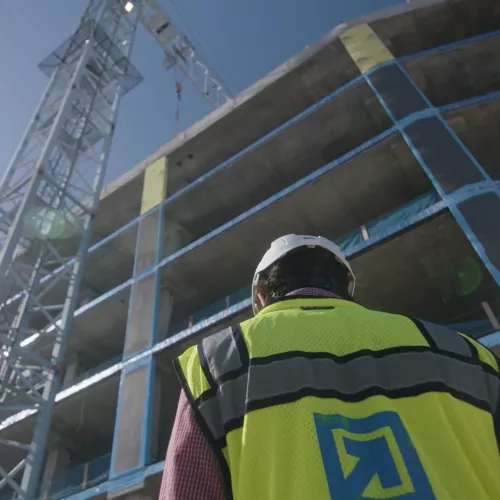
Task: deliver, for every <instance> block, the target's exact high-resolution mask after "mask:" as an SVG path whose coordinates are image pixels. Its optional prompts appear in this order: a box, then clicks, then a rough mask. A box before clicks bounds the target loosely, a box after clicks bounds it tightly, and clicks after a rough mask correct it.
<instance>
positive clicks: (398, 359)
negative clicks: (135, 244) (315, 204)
mask: <svg viewBox="0 0 500 500" xmlns="http://www.w3.org/2000/svg"><path fill="white" fill-rule="evenodd" d="M388 265H390V263H388ZM354 284H355V279H354V275H353V272H352V269H351V266H350V265H349V263H348V262H347V260H346V259H345V257H344V255H343V254H342V252H341V251H340V249H339V248H338V247H337V246H336V245H335V244H334V243H332V242H331V241H328V240H327V239H325V238H322V237H313V236H298V235H287V236H284V237H282V238H279V239H278V240H276V241H274V242H273V243H272V245H271V248H270V249H269V250H268V251H267V253H266V254H265V255H264V257H263V259H262V261H261V262H260V263H259V265H258V266H257V269H256V271H255V277H254V280H253V283H252V298H253V310H254V313H255V317H254V318H253V319H250V320H248V321H245V322H244V323H242V324H240V325H236V326H233V327H231V328H227V329H225V330H223V331H221V332H220V333H218V334H216V335H213V336H211V337H209V338H206V339H205V340H203V341H202V342H201V343H200V344H199V345H198V346H196V347H193V348H190V349H188V350H187V351H186V352H185V353H184V354H183V355H182V356H180V357H179V358H178V360H177V361H176V366H177V370H178V374H179V378H180V381H181V384H182V388H183V391H182V394H181V397H180V401H179V406H178V411H177V417H176V421H175V424H174V428H173V432H172V437H171V441H170V445H169V449H168V452H167V459H166V465H165V473H164V477H163V484H162V491H161V493H160V498H161V500H167V499H168V500H173V499H175V500H177V499H179V500H222V499H225V500H227V499H234V500H305V499H311V500H323V499H330V498H331V499H341V500H350V499H375V498H377V499H382V498H383V499H402V500H430V499H438V500H441V499H450V500H452V499H453V500H462V499H463V500H472V499H474V500H482V499H490V500H498V499H499V498H500V454H499V450H498V446H497V440H496V438H497V436H498V432H499V430H500V419H499V399H500V378H499V365H498V362H497V360H496V358H495V356H494V355H493V354H492V353H491V352H490V351H488V350H487V349H486V348H485V347H483V346H482V345H480V344H479V343H478V342H476V341H474V340H472V339H470V338H468V337H466V336H464V335H461V334H458V333H455V332H453V331H450V330H448V329H446V328H444V327H441V326H437V325H434V324H431V323H427V322H425V321H420V320H417V319H414V318H409V317H405V316H399V315H395V314H387V313H382V312H376V311H371V310H368V309H365V308H363V307H362V306H360V305H358V304H356V303H355V302H354V301H353V293H354Z"/></svg>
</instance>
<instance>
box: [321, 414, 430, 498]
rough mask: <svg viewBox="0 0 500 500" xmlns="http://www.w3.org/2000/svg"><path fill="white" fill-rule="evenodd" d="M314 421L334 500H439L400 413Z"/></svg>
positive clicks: (335, 416)
mask: <svg viewBox="0 0 500 500" xmlns="http://www.w3.org/2000/svg"><path fill="white" fill-rule="evenodd" d="M314 421H315V424H316V430H317V433H318V443H319V446H320V450H321V455H322V458H323V463H324V467H325V473H326V479H327V482H328V487H329V490H330V494H331V497H332V498H342V499H343V500H351V499H360V500H361V499H375V498H387V499H398V500H399V499H400V500H417V499H418V500H435V496H434V494H433V492H432V488H431V486H430V484H429V480H428V479H427V476H426V474H425V472H424V469H423V467H422V464H421V463H420V460H419V458H418V455H417V453H416V451H415V448H414V447H413V444H412V443H411V440H410V437H409V435H408V433H407V431H406V429H405V427H404V425H403V422H402V421H401V418H400V417H399V415H398V414H397V413H395V412H380V413H375V414H374V415H370V416H369V417H367V418H363V419H351V418H347V417H344V416H342V415H321V414H314Z"/></svg>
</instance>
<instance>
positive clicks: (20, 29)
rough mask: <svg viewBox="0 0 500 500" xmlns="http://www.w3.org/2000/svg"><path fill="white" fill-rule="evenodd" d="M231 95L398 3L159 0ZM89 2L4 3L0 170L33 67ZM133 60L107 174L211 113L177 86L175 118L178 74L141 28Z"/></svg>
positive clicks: (35, 85)
mask: <svg viewBox="0 0 500 500" xmlns="http://www.w3.org/2000/svg"><path fill="white" fill-rule="evenodd" d="M158 1H159V3H160V4H161V5H162V6H163V7H164V9H165V11H166V12H167V13H168V14H169V15H170V16H172V18H173V19H174V21H176V23H177V25H178V26H179V27H180V28H181V29H182V30H184V32H185V33H186V34H187V35H188V37H189V38H190V39H191V40H192V41H193V42H194V44H195V45H196V46H197V48H198V49H199V51H200V53H201V54H202V55H203V56H205V60H206V62H207V64H208V65H209V66H210V67H211V68H212V69H215V71H216V72H217V73H218V75H220V77H221V79H222V81H223V82H224V83H225V84H226V85H227V86H228V88H229V89H230V90H231V92H232V93H233V94H235V93H238V92H240V91H242V90H243V89H245V88H246V87H248V86H250V85H251V84H252V83H253V82H255V81H256V80H257V79H259V78H261V77H262V76H264V75H265V74H266V73H268V72H269V71H271V70H272V69H273V68H275V67H276V66H278V65H279V64H281V63H282V62H284V61H285V60H287V59H288V58H290V57H291V56H293V55H294V54H296V53H297V52H299V51H300V50H301V49H303V48H304V47H305V46H306V45H310V44H313V43H314V42H316V41H317V40H318V39H319V38H320V37H321V36H323V35H324V34H325V33H326V32H328V31H329V30H331V29H332V28H333V27H335V26H336V25H337V24H338V23H339V22H340V21H342V20H346V19H350V18H353V17H357V16H359V15H361V14H364V13H367V12H369V11H373V10H378V9H381V8H384V7H387V6H390V5H394V4H397V3H402V2H403V1H404V0H348V1H346V0H158ZM86 3H87V0H43V1H39V0H15V1H4V2H3V5H2V15H1V16H0V42H1V44H0V172H3V170H4V169H5V168H6V165H7V164H8V162H9V161H10V158H11V156H12V155H13V152H14V150H15V148H16V147H17V144H18V143H19V141H20V139H21V136H22V134H23V132H24V130H25V128H26V126H27V124H28V122H29V120H30V118H31V116H32V114H33V112H34V110H35V107H36V105H37V103H38V100H39V98H40V96H41V94H42V92H43V89H44V88H45V85H46V84H47V78H46V77H45V75H44V74H43V73H42V72H41V71H40V70H39V69H38V64H39V63H40V61H42V60H43V59H44V58H45V57H46V56H47V55H48V54H50V53H51V52H52V51H53V50H54V49H55V48H57V47H58V46H59V45H60V44H61V43H62V42H63V41H65V40H66V39H67V38H68V37H69V36H70V35H71V34H72V32H73V31H74V29H75V28H76V26H77V24H78V20H79V17H80V16H81V14H82V13H83V10H84V7H85V5H86ZM132 62H133V63H134V65H135V66H136V67H137V68H138V69H139V71H140V72H141V73H142V75H143V76H144V81H143V82H142V83H141V84H140V85H139V86H138V87H136V88H135V89H134V90H133V91H131V92H130V93H129V94H127V95H126V96H125V97H124V99H123V101H122V105H121V108H120V114H119V119H118V126H117V130H116V134H115V139H114V142H113V146H112V152H111V156H110V160H109V163H108V171H107V175H106V180H107V181H110V180H112V179H115V178H116V177H118V176H119V175H121V174H122V173H123V172H125V171H126V170H128V169H129V168H131V167H133V166H134V165H136V164H137V163H138V162H140V161H141V160H143V159H144V158H145V157H146V156H147V155H149V154H151V153H153V152H154V151H155V150H156V149H157V148H158V147H159V146H161V145H162V144H164V143H166V142H168V141H169V140H170V139H171V138H172V137H173V136H174V135H175V134H176V133H178V132H180V131H182V130H184V129H185V128H187V127H188V126H189V125H191V124H192V123H194V122H196V121H197V120H199V119H200V118H201V117H202V116H204V115H205V114H206V113H207V112H208V111H209V109H210V108H209V107H208V105H206V104H205V101H204V100H203V99H202V98H201V97H200V96H199V95H198V94H197V93H196V91H194V90H193V89H192V87H190V85H189V84H188V83H187V82H184V91H183V97H182V102H181V108H180V122H179V123H178V124H176V122H175V109H176V95H175V87H174V81H175V74H174V73H173V72H172V71H171V72H167V71H165V70H164V69H163V67H162V62H163V58H162V51H161V50H160V49H159V47H157V45H156V43H155V42H154V40H152V38H150V37H149V35H148V33H147V32H146V31H145V30H144V29H143V28H142V27H141V28H140V30H139V32H138V35H137V40H136V45H135V48H134V52H133V55H132Z"/></svg>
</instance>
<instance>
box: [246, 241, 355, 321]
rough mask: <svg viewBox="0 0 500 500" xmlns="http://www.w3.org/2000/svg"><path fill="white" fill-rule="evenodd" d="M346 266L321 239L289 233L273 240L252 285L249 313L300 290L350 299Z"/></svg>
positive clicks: (349, 271)
mask: <svg viewBox="0 0 500 500" xmlns="http://www.w3.org/2000/svg"><path fill="white" fill-rule="evenodd" d="M354 282H355V280H354V275H353V273H352V269H351V266H350V264H349V263H348V262H347V260H346V258H345V257H344V254H343V253H342V252H341V250H340V248H339V247H338V246H337V245H335V243H333V242H331V241H330V240H327V239H326V238H323V237H321V236H306V235H296V234H289V235H287V236H282V237H281V238H278V239H277V240H275V241H273V243H272V244H271V247H270V248H269V250H268V251H267V252H266V253H265V255H264V257H263V258H262V260H261V261H260V263H259V265H258V266H257V269H256V270H255V275H254V279H253V283H252V301H253V310H254V313H255V314H256V313H257V312H259V311H260V310H261V309H262V308H263V307H265V306H266V305H268V304H271V303H272V302H275V301H276V300H279V299H281V298H283V297H285V296H286V295H287V294H289V293H290V292H293V291H294V290H298V289H300V288H319V289H322V290H326V291H328V292H331V293H334V294H335V295H338V296H339V297H340V298H344V299H350V298H352V296H353V293H354Z"/></svg>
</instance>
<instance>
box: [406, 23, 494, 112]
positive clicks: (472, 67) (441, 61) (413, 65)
mask: <svg viewBox="0 0 500 500" xmlns="http://www.w3.org/2000/svg"><path fill="white" fill-rule="evenodd" d="M498 28H500V23H499V27H498ZM499 64H500V36H496V37H493V38H487V39H485V40H482V41H480V42H476V43H473V44H469V45H465V46H462V47H458V48H456V49H453V50H449V51H445V52H438V53H434V54H428V55H425V56H423V57H421V58H418V59H413V60H410V61H407V62H405V63H404V66H405V68H406V69H407V71H408V73H409V74H410V76H411V77H412V78H413V80H414V81H415V82H416V83H417V85H419V87H420V88H421V89H422V90H423V91H424V93H425V95H426V96H427V97H428V98H429V100H430V101H431V102H432V104H434V105H435V106H443V105H446V104H450V103H455V102H459V101H462V100H465V99H470V98H472V97H477V96H481V95H484V94H488V93H490V92H494V91H497V90H500V73H499V71H498V65H499Z"/></svg>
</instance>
